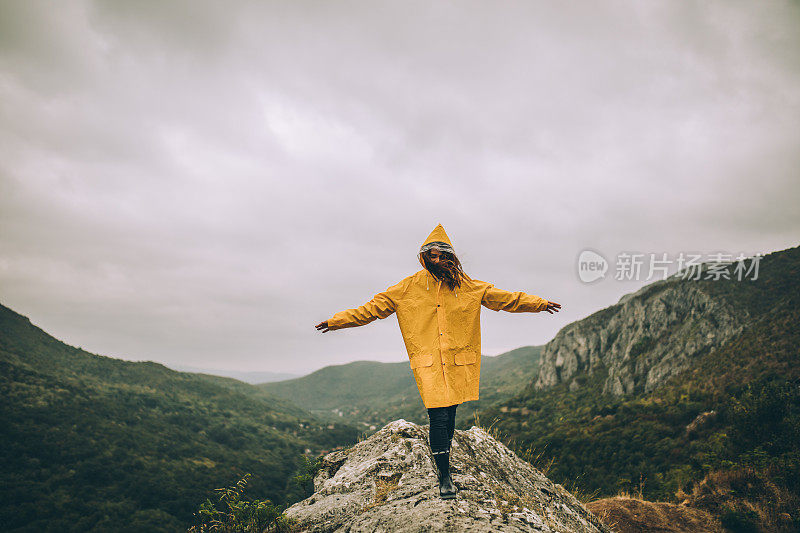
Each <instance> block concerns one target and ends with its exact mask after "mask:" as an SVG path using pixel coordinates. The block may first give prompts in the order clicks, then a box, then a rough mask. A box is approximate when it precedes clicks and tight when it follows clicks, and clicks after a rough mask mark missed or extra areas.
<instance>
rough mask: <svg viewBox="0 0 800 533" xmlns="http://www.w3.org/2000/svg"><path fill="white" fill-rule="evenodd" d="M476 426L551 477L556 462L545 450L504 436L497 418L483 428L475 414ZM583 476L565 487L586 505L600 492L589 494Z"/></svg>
mask: <svg viewBox="0 0 800 533" xmlns="http://www.w3.org/2000/svg"><path fill="white" fill-rule="evenodd" d="M474 420H475V422H474V425H475V426H477V427H479V428H481V429H482V430H484V431H485V432H486V433H488V434H489V435H491V436H492V438H494V439H495V440H497V441H498V442H502V443H503V444H504V445H505V446H506V447H507V448H508V449H509V450H511V451H513V452H514V453H515V454H517V455H518V456H519V457H520V458H521V459H522V460H524V461H526V462H528V463H529V464H530V465H531V466H533V467H534V468H535V469H537V470H538V471H539V472H541V473H542V474H543V475H544V476H545V477H549V476H548V473H549V472H550V469H551V468H552V466H553V463H554V462H555V457H550V458H549V459H547V458H546V457H545V455H544V453H545V448H543V449H541V450H537V449H536V448H535V447H534V446H533V445H528V446H527V447H522V446H519V445H518V444H517V441H516V439H514V438H513V437H508V436H507V435H503V434H502V433H501V432H500V430H499V429H498V428H496V427H495V424H496V423H497V421H498V420H499V419H498V418H497V417H495V418H494V420H493V421H492V423H491V424H490V425H489V426H488V427H485V426H482V425H481V423H480V415H478V413H475V416H474ZM581 477H582V476H581V475H578V476H577V477H575V478H573V479H570V480H568V481H567V482H566V483H565V484H564V485H563V486H564V488H565V489H566V490H567V491H568V492H569V493H570V494H572V495H573V496H575V498H576V499H577V500H578V501H579V502H581V503H582V504H586V503H588V502H590V501H592V500H594V499H595V498H597V494H598V492H599V491H598V490H593V491H591V492H588V491H586V490H584V488H583V485H582V483H581Z"/></svg>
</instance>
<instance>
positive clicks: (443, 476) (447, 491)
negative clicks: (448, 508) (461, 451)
mask: <svg viewBox="0 0 800 533" xmlns="http://www.w3.org/2000/svg"><path fill="white" fill-rule="evenodd" d="M433 460H434V461H435V463H436V475H437V477H438V478H439V496H440V497H441V498H442V499H443V500H452V499H453V498H455V497H456V491H457V489H456V486H455V485H454V484H453V478H452V477H451V476H450V450H449V449H448V450H445V451H443V452H433Z"/></svg>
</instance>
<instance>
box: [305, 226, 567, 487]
mask: <svg viewBox="0 0 800 533" xmlns="http://www.w3.org/2000/svg"><path fill="white" fill-rule="evenodd" d="M418 259H419V262H420V264H421V265H422V267H423V269H422V270H420V271H418V272H416V273H414V274H412V275H411V276H408V277H406V278H404V279H403V280H401V281H400V282H398V283H397V284H395V285H392V286H391V287H389V288H388V289H386V290H385V291H383V292H381V293H378V294H376V295H375V296H374V297H373V298H372V300H370V301H369V302H367V303H366V304H364V305H362V306H361V307H358V308H355V309H348V310H346V311H340V312H338V313H336V314H334V315H333V317H331V318H330V319H328V320H326V321H325V322H320V323H319V324H317V325H316V326H315V327H316V328H317V329H318V330H321V331H322V332H323V333H325V332H328V331H330V330H335V329H343V328H350V327H356V326H363V325H365V324H369V323H370V322H372V321H373V320H376V319H382V318H386V317H387V316H389V315H391V314H392V313H397V322H398V324H399V326H400V332H401V334H402V335H403V341H404V342H405V346H406V351H407V352H408V358H409V362H410V367H411V370H412V372H413V374H414V379H415V380H416V382H417V388H418V390H419V393H420V397H421V398H422V402H423V403H424V404H425V407H426V408H427V410H428V418H429V421H430V429H429V442H430V447H431V452H432V455H433V458H434V462H435V464H436V470H437V477H438V478H439V494H440V496H441V497H442V498H444V499H450V498H455V497H456V487H455V486H454V485H453V480H452V477H451V476H450V444H451V443H452V440H453V434H454V432H455V414H456V408H457V407H458V405H459V404H461V403H463V402H467V401H473V400H477V399H479V387H478V386H479V382H480V369H481V332H480V311H481V306H484V307H487V308H489V309H492V310H493V311H508V312H510V313H524V312H529V313H537V312H540V311H547V312H548V313H551V314H552V313H554V312H558V311H559V310H560V308H561V305H560V304H557V303H555V302H550V301H547V300H545V299H544V298H540V297H538V296H534V295H532V294H526V293H524V292H520V291H516V292H510V291H504V290H502V289H498V288H496V287H495V286H494V285H492V284H491V283H487V282H485V281H480V280H476V279H472V278H470V277H469V276H468V275H467V274H465V273H464V271H463V270H462V268H461V262H460V261H459V260H458V257H456V254H455V251H454V249H453V245H452V243H451V242H450V239H449V237H448V236H447V233H445V231H444V228H443V227H442V225H441V224H439V225H438V226H436V227H435V228H434V229H433V231H432V232H431V233H430V234H429V235H428V238H427V239H425V241H424V242H423V243H422V246H421V247H420V250H419V254H418Z"/></svg>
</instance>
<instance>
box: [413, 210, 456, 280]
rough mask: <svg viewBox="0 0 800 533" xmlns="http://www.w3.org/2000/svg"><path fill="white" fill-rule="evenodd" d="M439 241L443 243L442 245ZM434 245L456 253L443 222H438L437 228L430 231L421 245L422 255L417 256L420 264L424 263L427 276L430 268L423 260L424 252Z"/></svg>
mask: <svg viewBox="0 0 800 533" xmlns="http://www.w3.org/2000/svg"><path fill="white" fill-rule="evenodd" d="M433 243H437V244H433ZM438 243H442V244H441V245H440V244H438ZM431 245H433V246H431ZM432 247H436V248H438V249H440V250H442V251H444V252H450V253H453V254H455V250H454V249H453V243H451V242H450V237H448V236H447V233H445V231H444V226H442V225H441V224H438V225H437V226H436V227H435V228H433V231H431V232H430V234H429V235H428V237H427V238H426V239H425V240H424V241H423V243H422V246H420V248H419V251H420V255H419V256H418V257H417V259H418V260H419V264H420V265H422V268H424V269H425V272H426V278H427V274H428V268H427V267H426V266H425V261H423V260H422V252H424V251H427V250H429V249H430V248H432ZM426 283H427V279H426Z"/></svg>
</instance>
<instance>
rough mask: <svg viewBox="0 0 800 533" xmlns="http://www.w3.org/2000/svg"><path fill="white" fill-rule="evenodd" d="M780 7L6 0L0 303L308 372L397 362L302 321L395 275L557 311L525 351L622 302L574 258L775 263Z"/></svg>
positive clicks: (65, 323) (183, 350) (65, 329)
mask: <svg viewBox="0 0 800 533" xmlns="http://www.w3.org/2000/svg"><path fill="white" fill-rule="evenodd" d="M798 19H800V8H798V5H797V4H796V3H793V2H775V3H770V4H769V5H755V4H752V3H746V2H728V1H725V2H723V1H719V2H684V3H675V2H667V1H664V2H656V3H648V4H639V3H633V2H608V3H604V4H603V5H591V6H588V5H581V6H579V5H559V4H550V3H531V2H501V3H492V4H487V3H479V2H459V3H457V4H456V3H447V2H444V3H442V2H437V3H433V4H431V3H426V2H416V3H410V4H409V3H404V4H402V5H400V4H392V3H384V2H337V3H336V4H332V3H325V2H291V3H277V2H274V3H263V2H238V3H233V4H220V3H212V2H189V1H185V2H89V1H84V2H70V3H58V4H52V3H45V2H35V1H21V0H20V1H16V2H5V3H3V5H2V7H0V122H1V123H2V131H0V295H1V296H0V301H1V302H2V303H3V304H4V305H7V306H10V307H12V308H13V309H15V310H17V311H19V312H21V313H23V314H26V315H28V316H30V317H31V319H32V321H33V322H34V323H35V324H38V325H40V326H41V327H43V328H44V329H46V330H48V331H50V332H51V333H53V334H54V335H56V336H58V337H59V338H61V339H63V340H65V341H66V342H69V343H71V344H74V345H79V346H83V347H84V348H86V349H89V350H92V351H95V352H98V353H103V354H107V355H113V356H116V357H122V358H126V359H153V360H158V361H162V362H166V363H168V364H186V365H192V366H206V367H216V368H219V367H223V366H224V367H228V368H231V369H239V370H247V369H251V370H276V371H298V372H300V371H307V370H311V369H314V368H318V367H320V366H323V365H326V364H334V363H341V362H346V361H350V360H355V359H378V360H384V361H399V360H403V358H404V357H405V354H404V349H403V344H402V340H401V338H400V334H399V332H398V331H397V325H396V321H395V320H394V319H393V318H392V319H389V320H384V321H378V322H376V323H373V324H370V325H369V326H367V327H364V328H356V329H352V330H344V331H339V332H333V333H328V334H324V335H323V334H320V333H318V332H317V331H315V330H313V329H312V326H313V325H314V324H316V323H317V322H320V321H322V320H324V319H326V318H328V317H330V316H331V315H332V314H333V313H334V312H335V311H338V310H341V309H346V308H350V307H356V306H358V305H360V304H362V303H364V302H365V301H367V300H368V299H369V298H371V297H372V295H374V294H375V293H376V292H378V291H381V290H383V289H385V288H386V287H388V286H389V285H391V284H393V283H395V282H396V281H398V280H399V279H401V278H403V277H405V276H406V275H409V274H411V273H413V272H414V271H416V270H417V269H418V268H419V266H418V263H417V261H416V257H415V256H416V251H417V249H418V247H419V244H420V243H421V241H422V240H423V239H424V238H425V236H426V235H427V234H428V232H429V231H430V230H431V229H432V228H433V227H434V226H435V225H436V224H437V223H439V222H441V223H442V224H444V226H445V228H446V229H447V231H448V233H449V235H450V237H451V238H452V240H453V242H454V244H455V246H456V249H457V251H458V252H459V255H460V257H461V259H462V262H463V263H464V265H465V268H466V270H467V271H468V273H470V274H471V275H472V276H474V277H476V278H478V279H485V280H488V281H492V282H493V283H495V284H496V285H497V286H498V287H501V288H506V289H509V290H524V291H527V292H530V293H533V294H537V295H540V296H542V297H545V298H548V299H551V300H554V301H558V302H560V303H562V305H563V306H564V310H563V311H562V312H561V313H560V314H558V315H554V316H551V315H546V314H545V315H544V316H541V315H511V314H508V313H501V314H496V313H490V312H488V310H487V312H486V313H484V315H483V316H484V320H483V322H484V334H483V343H484V352H485V353H489V354H493V353H499V352H501V351H504V350H507V349H511V348H514V347H517V346H520V345H525V344H542V343H545V342H547V341H548V340H549V339H550V338H552V336H553V335H554V334H555V332H556V331H557V330H558V329H559V328H561V327H563V326H564V325H566V324H567V323H569V322H571V321H573V320H576V319H578V318H581V317H583V316H586V315H588V314H590V313H591V312H593V311H595V310H597V309H599V308H602V307H604V306H607V305H610V304H611V303H614V302H616V301H617V299H618V298H619V297H620V296H621V295H622V294H624V293H625V292H628V291H630V290H634V289H636V288H638V287H639V286H641V285H643V284H644V283H646V281H644V280H642V281H639V282H627V283H623V282H618V281H614V280H605V281H603V282H601V283H599V284H594V285H590V286H586V285H582V284H581V283H580V281H579V280H578V277H577V275H576V272H575V260H576V258H577V255H578V253H579V252H580V251H581V250H582V249H583V248H586V247H591V248H594V249H597V250H599V251H601V252H603V253H604V254H605V255H606V256H607V257H608V258H609V259H611V258H613V256H614V255H615V254H616V253H618V252H621V251H630V250H639V251H642V252H654V253H661V252H668V253H670V254H671V255H675V254H677V253H679V252H680V251H691V250H694V251H703V252H706V253H712V252H715V251H719V250H728V251H729V252H731V253H738V252H744V253H746V254H752V253H755V252H758V251H770V250H778V249H783V248H787V247H790V246H794V245H796V244H797V235H798V229H800V220H799V219H800V216H799V215H798V211H797V209H796V208H795V206H796V204H797V199H798V183H799V182H798V180H797V179H796V172H797V168H798V163H800V161H799V159H800V156H798V154H799V153H800V151H798V144H799V143H798V141H800V133H798V130H797V127H796V125H797V121H798V118H800V91H799V90H798V88H800V84H799V83H798V82H800V60H799V58H798V54H799V53H800V30H798V28H800V25H799V24H798V22H800V20H798Z"/></svg>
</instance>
